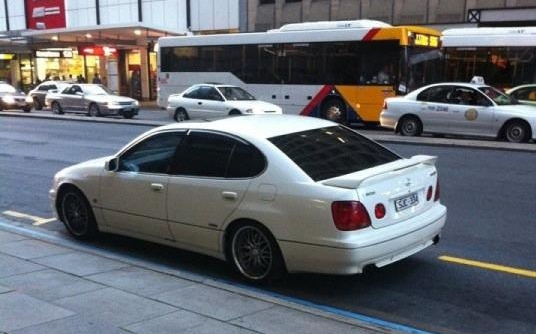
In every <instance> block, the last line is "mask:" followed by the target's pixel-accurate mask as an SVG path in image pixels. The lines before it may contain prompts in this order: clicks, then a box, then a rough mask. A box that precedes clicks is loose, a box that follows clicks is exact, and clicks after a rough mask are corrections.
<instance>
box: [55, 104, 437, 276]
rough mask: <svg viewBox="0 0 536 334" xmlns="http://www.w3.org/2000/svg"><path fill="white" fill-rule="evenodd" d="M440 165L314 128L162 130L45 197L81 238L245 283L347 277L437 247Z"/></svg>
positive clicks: (236, 121)
mask: <svg viewBox="0 0 536 334" xmlns="http://www.w3.org/2000/svg"><path fill="white" fill-rule="evenodd" d="M435 162H436V158H435V157H432V156H422V155H421V156H414V157H412V158H409V159H406V158H402V157H400V156H399V155H397V154H395V153H393V152H392V151H390V150H388V149H386V148H385V147H383V146H381V145H379V144H377V143H376V142H374V141H371V140H369V139H367V138H366V137H364V136H362V135H360V134H358V133H357V132H355V131H353V130H351V129H348V128H346V127H343V126H341V125H338V124H336V123H333V122H330V121H326V120H321V119H317V118H312V117H304V116H290V115H279V116H244V117H229V118H220V119H218V120H212V121H195V122H194V121H189V122H181V123H174V124H171V125H167V126H163V127H158V128H155V129H152V130H150V131H148V132H146V133H144V134H142V135H140V136H139V137H137V138H136V139H134V140H133V141H132V142H131V143H130V144H128V145H126V146H125V147H124V148H122V149H121V150H119V152H118V153H117V154H115V155H113V156H108V157H103V158H100V159H96V160H91V161H87V162H83V163H80V164H78V165H74V166H71V167H68V168H66V169H63V170H61V171H60V172H58V173H57V174H56V175H55V177H54V184H53V187H52V189H51V190H50V198H51V201H52V206H53V208H54V210H55V211H56V214H57V216H58V218H59V219H60V220H61V221H63V222H64V223H65V225H66V228H67V230H68V231H69V232H70V233H71V234H72V235H74V236H75V237H76V238H88V237H92V236H94V235H96V234H97V232H98V231H101V232H111V233H118V234H124V235H127V236H131V237H136V238H141V239H145V240H149V241H153V242H157V243H161V244H165V245H170V246H174V247H180V248H184V249H188V250H191V251H196V252H200V253H203V254H207V255H210V256H214V257H217V258H220V259H226V260H227V261H229V262H230V263H232V264H233V265H234V267H235V268H236V270H237V271H238V272H239V273H240V274H241V275H243V276H244V277H245V278H246V279H249V280H252V281H268V280H272V279H275V278H277V277H278V276H279V275H280V274H282V273H284V272H285V271H288V272H319V273H335V274H354V273H360V272H362V271H363V269H364V268H365V267H366V266H369V265H375V266H378V267H381V266H385V265H387V264H390V263H392V262H395V261H398V260H400V259H403V258H405V257H407V256H410V255H412V254H414V253H417V252H419V251H421V250H423V249H424V248H426V247H428V246H430V245H432V244H434V243H437V242H438V241H439V237H440V233H441V229H442V227H443V226H444V224H445V220H446V212H447V210H446V208H445V206H443V205H442V204H440V201H439V184H438V174H437V170H436V167H435Z"/></svg>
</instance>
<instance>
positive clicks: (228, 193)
mask: <svg viewBox="0 0 536 334" xmlns="http://www.w3.org/2000/svg"><path fill="white" fill-rule="evenodd" d="M221 197H223V198H224V199H228V200H233V201H234V200H235V199H236V198H237V197H238V194H237V193H235V192H234V191H223V192H222V193H221Z"/></svg>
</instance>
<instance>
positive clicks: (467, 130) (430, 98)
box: [380, 82, 536, 143]
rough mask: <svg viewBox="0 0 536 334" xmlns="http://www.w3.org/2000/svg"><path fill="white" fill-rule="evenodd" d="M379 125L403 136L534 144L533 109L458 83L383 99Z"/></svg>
mask: <svg viewBox="0 0 536 334" xmlns="http://www.w3.org/2000/svg"><path fill="white" fill-rule="evenodd" d="M380 124H381V125H382V126H383V127H386V128H390V129H394V130H395V131H396V132H398V133H400V134H402V135H404V136H419V135H420V134H421V133H422V132H430V133H443V134H455V135H470V136H484V137H493V138H499V139H506V140H508V141H510V142H515V143H520V142H526V141H528V140H529V139H531V138H532V139H534V140H536V108H535V107H533V106H527V105H522V104H519V103H518V102H517V100H516V99H514V98H511V97H509V96H508V95H505V94H503V93H502V92H501V91H499V90H498V89H496V88H493V87H491V86H486V85H481V84H469V83H462V82H451V83H440V84H433V85H428V86H425V87H422V88H420V89H417V90H415V91H413V92H411V93H409V94H408V95H406V96H403V97H391V98H387V99H385V102H384V106H383V110H382V112H381V114H380Z"/></svg>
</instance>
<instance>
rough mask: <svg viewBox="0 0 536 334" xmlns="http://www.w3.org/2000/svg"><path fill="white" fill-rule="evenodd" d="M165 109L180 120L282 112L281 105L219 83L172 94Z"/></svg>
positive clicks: (176, 119) (175, 118)
mask: <svg viewBox="0 0 536 334" xmlns="http://www.w3.org/2000/svg"><path fill="white" fill-rule="evenodd" d="M166 109H167V111H168V113H169V116H170V117H171V118H172V119H174V120H175V121H177V122H180V121H184V120H188V119H190V118H191V117H211V116H223V115H243V114H282V113H283V111H282V109H281V107H279V106H277V105H275V104H272V103H268V102H264V101H259V100H257V99H255V97H254V96H253V95H251V94H249V93H248V92H246V91H245V90H243V89H242V88H240V87H237V86H230V85H218V84H199V85H193V86H191V87H189V88H188V89H186V90H185V91H184V92H182V93H180V94H171V95H170V96H169V98H168V104H167V107H166Z"/></svg>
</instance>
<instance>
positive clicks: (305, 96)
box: [158, 20, 440, 123]
mask: <svg viewBox="0 0 536 334" xmlns="http://www.w3.org/2000/svg"><path fill="white" fill-rule="evenodd" d="M439 41H440V33H439V32H438V31H436V30H433V29H429V28H424V27H414V26H398V27H394V26H391V25H388V24H386V23H383V22H380V21H373V20H357V21H326V22H307V23H293V24H287V25H284V26H282V27H281V28H279V29H273V30H269V31H267V32H259V33H234V34H220V35H195V36H179V37H162V38H160V39H159V41H158V61H159V63H158V105H159V106H160V107H165V106H166V103H167V98H168V96H169V94H173V93H179V92H181V91H183V90H184V89H186V88H187V87H189V86H190V85H192V84H198V83H203V82H217V83H223V84H231V85H237V86H240V87H242V88H244V89H246V90H248V91H250V92H251V93H252V94H253V95H254V96H255V97H256V98H258V99H260V100H265V101H268V102H271V103H275V104H277V105H280V106H281V107H282V108H283V111H284V113H290V114H301V115H310V116H316V117H322V118H326V119H330V120H333V121H336V122H340V123H353V122H363V123H375V122H378V121H379V114H380V111H381V109H382V105H383V100H384V99H385V98H386V97H390V96H395V95H397V94H405V93H408V92H409V91H411V90H413V89H415V88H418V87H420V86H422V85H424V84H428V83H432V82H436V81H438V80H439V72H440V52H439V46H440V45H439Z"/></svg>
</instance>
